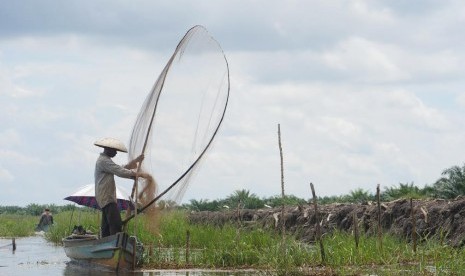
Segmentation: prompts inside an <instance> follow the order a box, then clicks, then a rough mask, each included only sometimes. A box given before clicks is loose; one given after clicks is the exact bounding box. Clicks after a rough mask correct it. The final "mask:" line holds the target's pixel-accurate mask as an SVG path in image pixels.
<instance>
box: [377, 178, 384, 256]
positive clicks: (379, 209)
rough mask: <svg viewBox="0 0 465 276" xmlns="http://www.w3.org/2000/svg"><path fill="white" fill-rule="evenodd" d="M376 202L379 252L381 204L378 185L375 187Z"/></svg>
mask: <svg viewBox="0 0 465 276" xmlns="http://www.w3.org/2000/svg"><path fill="white" fill-rule="evenodd" d="M376 200H377V202H378V243H379V250H380V251H381V250H382V249H383V237H382V232H381V202H380V187H379V184H378V185H377V186H376Z"/></svg>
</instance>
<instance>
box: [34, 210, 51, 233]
mask: <svg viewBox="0 0 465 276" xmlns="http://www.w3.org/2000/svg"><path fill="white" fill-rule="evenodd" d="M52 224H53V216H52V213H50V209H49V208H45V209H44V212H43V213H42V215H41V216H40V221H39V224H38V225H37V227H36V231H44V232H47V231H48V228H49V227H50V225H52Z"/></svg>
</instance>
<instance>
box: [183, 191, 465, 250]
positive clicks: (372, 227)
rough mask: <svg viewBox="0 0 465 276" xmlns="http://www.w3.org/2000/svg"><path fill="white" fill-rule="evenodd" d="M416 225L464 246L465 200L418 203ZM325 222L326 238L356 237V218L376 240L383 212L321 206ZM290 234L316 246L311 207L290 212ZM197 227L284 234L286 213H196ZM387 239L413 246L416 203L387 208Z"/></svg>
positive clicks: (421, 233)
mask: <svg viewBox="0 0 465 276" xmlns="http://www.w3.org/2000/svg"><path fill="white" fill-rule="evenodd" d="M413 206H414V220H415V224H416V225H415V227H416V232H417V234H418V237H419V238H420V239H421V238H423V239H431V238H437V239H441V240H443V241H444V242H445V243H448V244H449V245H452V246H462V245H463V243H464V241H465V198H463V197H462V198H459V199H456V200H439V199H436V200H414V201H413ZM319 213H320V216H319V221H320V225H321V229H322V233H330V232H332V231H334V230H335V229H338V230H343V231H352V230H353V228H354V215H355V217H356V221H357V223H358V226H359V231H360V232H361V233H366V234H368V235H376V233H377V224H378V207H377V205H376V204H375V203H366V204H329V205H321V206H319ZM284 218H285V220H284V221H285V227H286V232H287V233H291V234H294V235H296V236H297V237H298V238H299V239H301V240H302V241H305V242H313V241H314V240H315V227H314V225H315V222H316V216H315V212H314V208H313V206H311V205H307V206H298V207H286V208H285V214H284ZM189 219H190V221H191V222H193V223H210V224H212V223H213V224H215V225H222V224H224V223H228V222H233V223H240V224H241V225H243V226H245V227H248V226H252V225H254V226H259V227H263V228H267V229H276V230H277V231H278V230H279V229H281V223H282V219H281V208H271V209H258V210H247V209H242V210H227V211H221V212H209V211H203V212H192V213H191V214H190V215H189ZM381 225H382V229H383V233H390V234H393V235H396V236H401V237H403V238H405V239H406V240H410V239H411V236H412V228H413V227H412V226H413V224H412V217H411V207H410V200H406V199H400V200H396V201H392V202H384V203H382V204H381Z"/></svg>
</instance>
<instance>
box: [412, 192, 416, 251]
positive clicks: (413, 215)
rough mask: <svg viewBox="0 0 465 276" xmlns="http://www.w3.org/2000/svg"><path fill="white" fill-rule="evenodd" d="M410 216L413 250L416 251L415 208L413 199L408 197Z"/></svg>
mask: <svg viewBox="0 0 465 276" xmlns="http://www.w3.org/2000/svg"><path fill="white" fill-rule="evenodd" d="M410 216H411V218H412V244H413V252H414V253H417V229H416V228H417V227H416V221H415V209H414V208H413V199H412V198H410Z"/></svg>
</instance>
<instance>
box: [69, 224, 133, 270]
mask: <svg viewBox="0 0 465 276" xmlns="http://www.w3.org/2000/svg"><path fill="white" fill-rule="evenodd" d="M63 246H64V250H65V253H66V256H68V258H70V259H71V260H72V261H74V262H76V263H79V264H82V265H86V266H101V267H104V268H106V269H109V270H114V271H119V270H129V271H131V270H134V269H135V268H136V265H137V263H138V262H139V258H138V254H137V250H136V249H137V241H136V238H135V237H132V236H131V237H130V236H128V235H127V234H126V233H124V232H120V233H117V234H115V235H112V236H108V237H105V238H102V239H97V237H96V236H93V235H71V236H69V237H66V238H64V239H63Z"/></svg>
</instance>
